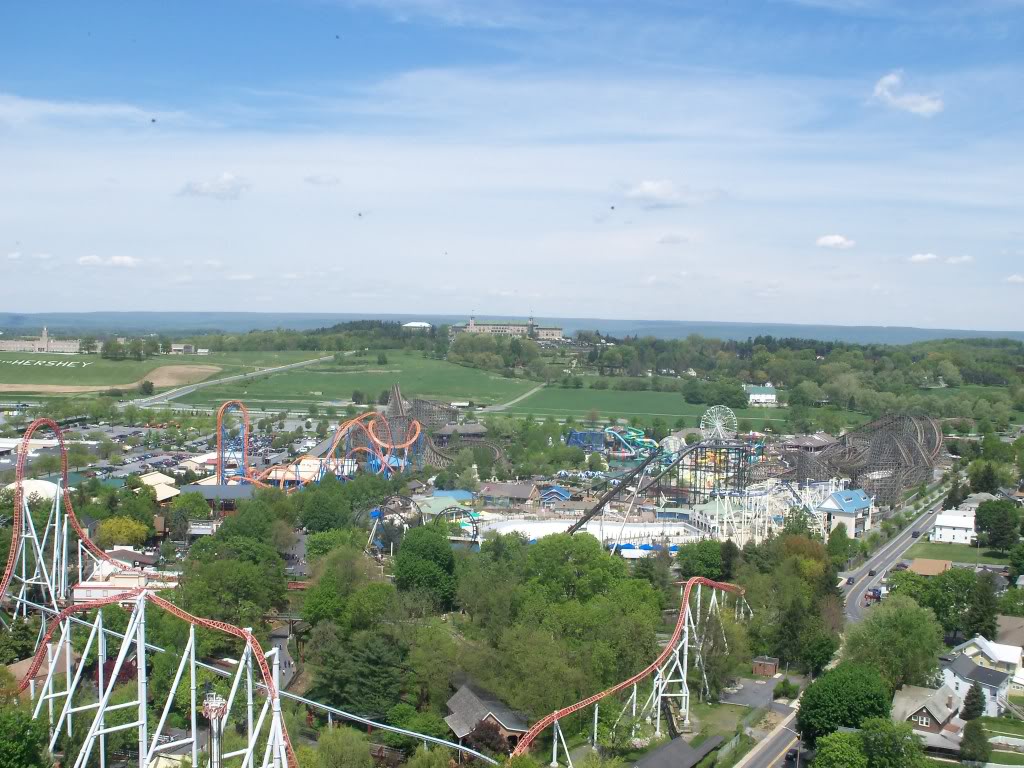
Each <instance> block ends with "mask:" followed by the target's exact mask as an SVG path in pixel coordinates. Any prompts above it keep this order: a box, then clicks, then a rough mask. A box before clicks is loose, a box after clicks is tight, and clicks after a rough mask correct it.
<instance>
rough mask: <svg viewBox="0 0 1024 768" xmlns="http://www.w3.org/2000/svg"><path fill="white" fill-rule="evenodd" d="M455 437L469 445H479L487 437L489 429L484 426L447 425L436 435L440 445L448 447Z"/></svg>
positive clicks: (475, 424)
mask: <svg viewBox="0 0 1024 768" xmlns="http://www.w3.org/2000/svg"><path fill="white" fill-rule="evenodd" d="M454 435H458V436H459V438H460V439H461V440H463V441H465V442H467V443H479V442H480V441H481V440H483V439H484V438H485V437H487V427H485V426H484V425H483V424H477V423H471V424H445V425H444V426H443V427H441V428H440V429H439V430H437V431H436V432H435V433H434V439H435V440H436V441H437V444H438V445H442V446H444V445H448V443H449V442H451V439H452V437H453V436H454Z"/></svg>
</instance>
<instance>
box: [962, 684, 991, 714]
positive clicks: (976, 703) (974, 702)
mask: <svg viewBox="0 0 1024 768" xmlns="http://www.w3.org/2000/svg"><path fill="white" fill-rule="evenodd" d="M984 713H985V693H984V692H983V691H982V690H981V685H980V684H979V683H975V684H974V685H972V686H971V688H970V690H969V691H967V695H966V696H964V706H963V708H962V709H961V710H960V717H961V718H963V719H964V720H976V719H977V718H979V717H981V716H982V715H983V714H984Z"/></svg>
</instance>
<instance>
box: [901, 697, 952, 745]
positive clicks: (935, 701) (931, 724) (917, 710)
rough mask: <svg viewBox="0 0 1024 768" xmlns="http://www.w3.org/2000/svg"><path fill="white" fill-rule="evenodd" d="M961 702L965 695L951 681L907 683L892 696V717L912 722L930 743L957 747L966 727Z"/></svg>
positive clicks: (919, 734) (926, 743)
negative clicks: (927, 685) (936, 685)
mask: <svg viewBox="0 0 1024 768" xmlns="http://www.w3.org/2000/svg"><path fill="white" fill-rule="evenodd" d="M961 706H963V698H962V697H961V696H958V695H957V694H956V693H954V691H953V689H952V688H950V687H949V686H948V685H943V686H941V687H940V688H921V687H919V686H916V685H905V686H903V687H902V688H901V689H900V690H898V691H896V693H895V695H894V696H893V697H892V719H893V722H895V723H910V727H911V728H913V729H914V732H915V733H916V734H917V735H918V736H920V737H921V739H922V741H924V743H925V745H926V746H930V747H939V748H943V747H944V748H947V749H957V748H959V746H960V734H961V732H962V731H963V727H964V722H963V720H961V719H960V708H961Z"/></svg>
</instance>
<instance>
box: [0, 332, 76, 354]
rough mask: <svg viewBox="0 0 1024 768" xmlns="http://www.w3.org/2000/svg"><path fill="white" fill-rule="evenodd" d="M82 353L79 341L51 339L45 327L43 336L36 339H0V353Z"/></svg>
mask: <svg viewBox="0 0 1024 768" xmlns="http://www.w3.org/2000/svg"><path fill="white" fill-rule="evenodd" d="M81 351H82V342H81V339H51V338H50V334H49V332H47V330H46V328H45V326H44V327H43V335H42V336H40V337H39V338H38V339H2V340H0V352H34V353H37V354H38V353H40V352H56V353H60V354H78V353H79V352H81Z"/></svg>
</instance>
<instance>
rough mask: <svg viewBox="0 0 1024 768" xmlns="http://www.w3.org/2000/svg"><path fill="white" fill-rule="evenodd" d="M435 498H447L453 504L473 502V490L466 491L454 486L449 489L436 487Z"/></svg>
mask: <svg viewBox="0 0 1024 768" xmlns="http://www.w3.org/2000/svg"><path fill="white" fill-rule="evenodd" d="M433 498H435V499H445V500H446V501H448V502H449V503H451V504H472V503H473V492H472V491H465V490H462V489H460V488H453V489H451V490H449V491H443V490H441V489H439V488H435V489H434V493H433Z"/></svg>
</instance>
